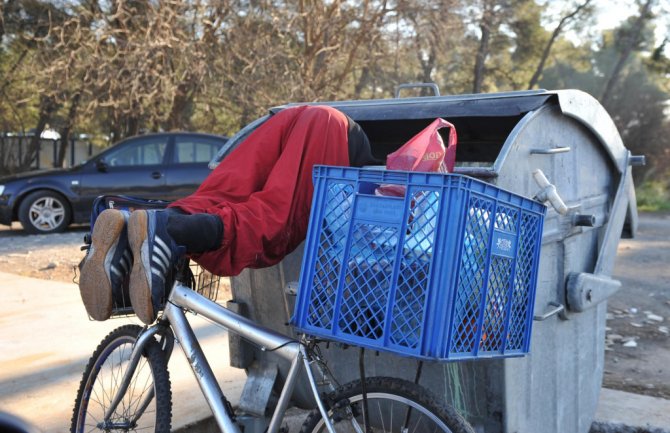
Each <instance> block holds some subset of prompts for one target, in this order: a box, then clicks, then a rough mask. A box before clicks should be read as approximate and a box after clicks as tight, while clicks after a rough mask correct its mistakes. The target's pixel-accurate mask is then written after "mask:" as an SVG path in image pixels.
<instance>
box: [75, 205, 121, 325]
mask: <svg viewBox="0 0 670 433" xmlns="http://www.w3.org/2000/svg"><path fill="white" fill-rule="evenodd" d="M127 221H128V212H126V211H120V210H116V209H107V210H105V211H103V212H102V213H101V214H100V215H99V216H98V218H97V219H96V221H95V225H94V226H93V232H92V234H91V247H90V248H89V250H88V253H87V254H86V258H85V259H84V263H83V266H82V268H81V276H80V277H79V292H80V294H81V299H82V301H83V302H84V306H85V307H86V312H87V313H88V315H89V316H91V318H93V319H94V320H107V319H108V318H109V316H110V315H111V312H112V307H113V306H114V304H116V305H117V306H118V307H124V306H128V305H127V296H128V295H127V293H124V292H125V287H126V284H124V283H125V281H126V280H127V278H128V274H129V273H130V268H131V265H132V262H133V258H132V253H131V251H130V246H129V245H128V233H127V231H126V222H127Z"/></svg>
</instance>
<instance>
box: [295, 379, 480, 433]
mask: <svg viewBox="0 0 670 433" xmlns="http://www.w3.org/2000/svg"><path fill="white" fill-rule="evenodd" d="M365 388H366V394H367V400H368V408H369V420H370V427H371V428H372V429H371V431H372V432H374V433H381V432H392V433H401V432H405V431H410V432H412V431H417V432H448V433H474V430H473V428H472V426H471V425H470V424H469V423H468V422H467V421H466V420H465V419H464V418H463V417H461V416H460V415H459V414H458V413H457V412H456V411H455V410H454V409H453V408H452V407H451V406H448V405H445V404H443V403H440V402H439V401H438V400H437V398H436V397H435V396H433V395H432V394H431V393H430V392H428V390H426V389H425V388H423V387H421V386H419V385H416V384H414V383H412V382H408V381H406V380H402V379H398V378H394V377H370V378H366V380H365ZM362 400H363V395H362V388H361V381H360V380H356V381H353V382H350V383H348V384H346V385H343V386H342V387H340V388H339V389H338V390H336V391H335V392H333V393H332V394H330V396H329V397H328V398H327V400H326V401H325V403H326V404H328V406H329V410H328V413H329V416H330V418H331V421H332V422H333V426H334V427H335V430H336V431H337V432H338V433H344V432H354V431H365V430H364V427H363V425H364V424H363V414H362V410H361V406H362ZM403 405H404V406H405V409H402V408H401V406H403ZM410 407H411V411H408V409H409V408H410ZM333 408H334V409H333ZM408 412H409V416H408ZM352 418H354V419H355V421H354V422H356V423H357V424H358V426H359V428H358V429H356V428H352V425H351V421H352ZM430 426H432V428H430ZM327 431H328V429H327V428H326V426H325V423H324V422H323V419H322V418H321V413H320V412H319V411H318V410H314V411H312V412H311V413H310V414H309V416H308V417H307V419H306V420H305V422H304V423H303V425H302V428H301V429H300V433H320V432H327Z"/></svg>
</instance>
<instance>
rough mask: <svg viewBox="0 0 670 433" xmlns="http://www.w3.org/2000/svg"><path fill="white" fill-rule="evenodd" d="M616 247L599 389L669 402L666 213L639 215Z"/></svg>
mask: <svg viewBox="0 0 670 433" xmlns="http://www.w3.org/2000/svg"><path fill="white" fill-rule="evenodd" d="M640 217H641V218H640V226H639V230H638V235H637V238H635V239H624V240H622V241H621V242H620V243H619V250H618V252H617V261H616V267H615V271H614V278H616V279H618V280H619V281H621V283H622V289H621V290H619V292H617V293H616V294H615V295H614V296H613V297H612V298H610V300H609V304H608V320H607V326H608V332H607V351H606V352H605V378H604V385H605V386H606V387H608V388H614V389H620V390H624V391H630V392H635V393H638V394H645V395H651V396H656V397H663V398H666V399H670V214H641V215H640Z"/></svg>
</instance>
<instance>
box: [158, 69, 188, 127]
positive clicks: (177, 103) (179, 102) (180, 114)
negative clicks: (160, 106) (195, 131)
mask: <svg viewBox="0 0 670 433" xmlns="http://www.w3.org/2000/svg"><path fill="white" fill-rule="evenodd" d="M193 87H194V84H193V81H192V80H191V77H187V78H186V79H185V81H182V82H181V83H179V85H178V86H177V91H176V92H175V96H174V99H173V100H172V108H171V109H170V115H169V116H168V120H167V125H165V126H166V129H167V130H168V131H175V130H179V129H190V117H191V112H192V105H193V96H194V95H195V89H194V88H193Z"/></svg>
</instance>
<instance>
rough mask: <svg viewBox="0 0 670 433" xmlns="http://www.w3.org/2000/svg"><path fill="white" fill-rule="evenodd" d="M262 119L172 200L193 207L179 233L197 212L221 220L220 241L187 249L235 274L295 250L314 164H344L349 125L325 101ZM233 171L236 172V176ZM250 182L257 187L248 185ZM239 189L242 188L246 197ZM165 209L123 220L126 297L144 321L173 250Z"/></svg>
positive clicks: (158, 296) (214, 268)
mask: <svg viewBox="0 0 670 433" xmlns="http://www.w3.org/2000/svg"><path fill="white" fill-rule="evenodd" d="M282 113H283V112H282ZM282 113H279V114H277V115H276V116H280V115H281V114H282ZM273 119H274V118H273ZM273 119H271V120H273ZM268 123H269V125H268V127H267V128H264V129H262V130H261V129H259V130H258V131H257V132H259V131H260V133H259V134H256V135H254V134H252V135H251V136H250V137H249V138H248V139H247V140H246V141H245V142H244V143H243V144H242V145H241V146H240V147H239V148H238V149H237V150H236V151H235V152H234V155H233V154H231V156H230V157H228V158H226V160H225V161H226V162H227V164H226V165H225V166H224V165H223V164H222V165H220V166H219V167H217V169H216V170H215V172H214V173H212V175H210V177H208V178H207V179H206V180H205V182H204V183H203V185H202V186H201V187H200V188H199V189H198V191H197V192H196V193H194V194H193V195H191V196H189V197H187V198H185V199H182V200H179V201H177V202H175V203H174V204H173V206H174V207H175V208H177V209H179V210H181V211H183V212H185V213H187V214H193V215H184V216H183V217H182V218H181V224H182V225H184V229H183V230H182V232H183V233H182V235H185V236H186V237H188V236H189V234H190V233H191V231H192V230H195V229H194V228H191V229H189V228H186V226H187V225H191V227H193V225H192V224H191V223H190V222H193V221H195V219H194V218H198V217H200V218H202V217H201V216H199V215H198V214H200V213H206V214H210V215H211V216H212V217H216V218H219V220H220V221H221V222H222V227H221V232H222V235H221V237H220V238H219V239H222V242H221V245H220V247H219V248H216V249H213V250H211V251H206V252H204V253H202V254H191V257H192V258H194V259H195V260H196V262H198V263H199V264H201V265H202V266H203V267H204V268H206V269H207V270H209V271H211V272H213V273H215V274H218V275H237V274H238V273H239V272H241V271H242V269H244V268H246V267H262V266H269V265H272V264H275V263H277V262H279V261H280V260H281V259H282V258H283V257H284V256H285V255H286V254H288V253H289V252H290V251H292V250H293V249H295V247H296V246H297V245H298V244H299V243H300V242H302V241H303V240H304V238H305V234H306V231H307V223H308V219H309V211H310V206H311V199H312V191H313V186H312V179H311V176H312V168H313V166H314V165H315V164H330V165H342V166H346V165H347V164H348V154H347V127H348V124H347V119H346V117H345V116H344V115H343V114H342V113H340V112H339V111H337V110H334V109H332V108H329V107H299V109H289V110H288V112H287V113H286V115H284V116H280V117H277V118H276V121H275V122H270V121H268ZM266 125H267V123H266ZM264 126H265V125H264ZM268 155H271V158H268V157H267V156H268ZM233 156H234V158H233V159H230V158H232V157H233ZM257 158H258V159H261V160H262V161H263V164H262V167H261V166H256V163H257V162H258V161H257ZM231 161H232V163H231ZM268 165H269V166H268ZM226 168H230V171H228V170H226ZM259 173H260V176H259ZM237 174H239V175H240V176H242V177H243V179H241V180H237V181H236V180H235V176H236V175H237ZM241 184H244V185H241ZM248 184H251V185H253V188H249V185H248ZM254 188H258V189H257V190H255V191H251V190H253V189H254ZM249 191H251V192H249ZM245 193H249V194H248V196H247V197H246V200H245V197H244V194H245ZM168 214H170V212H160V211H158V212H156V211H137V212H134V213H133V215H132V217H131V219H130V222H129V236H130V243H131V246H132V248H133V254H134V257H135V264H134V266H133V270H132V273H131V289H130V291H131V301H132V304H133V308H134V310H135V312H136V313H137V314H138V316H140V318H141V319H142V320H143V321H145V322H147V323H150V322H152V321H153V320H154V319H155V313H156V306H157V305H159V304H160V303H161V300H162V298H163V297H164V296H165V292H166V290H165V287H166V284H169V276H167V275H165V274H163V273H162V272H164V270H163V268H166V266H161V264H163V265H164V264H166V263H167V262H166V261H165V258H167V259H169V260H174V257H175V254H176V252H177V250H176V246H177V243H176V242H175V240H174V239H173V236H172V235H171V234H170V233H168V231H167V230H166V229H165V227H166V226H167V225H168V224H169V222H168ZM173 215H178V214H173ZM210 221H212V220H210ZM212 236H215V233H212ZM195 252H196V251H189V253H195Z"/></svg>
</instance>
